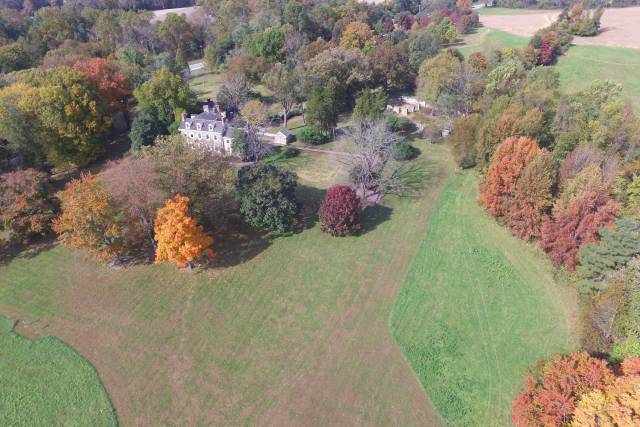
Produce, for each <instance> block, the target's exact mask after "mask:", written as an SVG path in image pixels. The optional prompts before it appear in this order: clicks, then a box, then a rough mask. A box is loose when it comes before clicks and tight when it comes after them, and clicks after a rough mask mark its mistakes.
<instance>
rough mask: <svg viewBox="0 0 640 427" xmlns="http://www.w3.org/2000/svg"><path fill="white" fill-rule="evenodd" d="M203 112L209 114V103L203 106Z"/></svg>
mask: <svg viewBox="0 0 640 427" xmlns="http://www.w3.org/2000/svg"><path fill="white" fill-rule="evenodd" d="M202 111H204V112H205V113H208V112H209V101H207V102H205V103H204V105H203V106H202Z"/></svg>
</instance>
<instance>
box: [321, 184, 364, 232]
mask: <svg viewBox="0 0 640 427" xmlns="http://www.w3.org/2000/svg"><path fill="white" fill-rule="evenodd" d="M360 209H361V205H360V199H359V198H358V196H357V195H356V192H355V191H353V189H352V188H351V187H349V186H348V185H335V186H333V187H331V188H329V189H328V190H327V193H326V194H325V196H324V200H323V201H322V204H321V205H320V210H319V211H318V215H319V217H320V223H321V228H322V231H324V232H325V233H328V234H331V235H332V236H346V235H348V234H353V233H354V232H355V231H357V230H358V229H359V228H360Z"/></svg>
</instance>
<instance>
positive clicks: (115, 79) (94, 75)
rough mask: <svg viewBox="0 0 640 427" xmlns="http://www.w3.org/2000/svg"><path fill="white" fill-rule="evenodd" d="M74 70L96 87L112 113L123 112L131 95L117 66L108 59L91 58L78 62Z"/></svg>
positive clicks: (125, 80) (127, 84)
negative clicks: (127, 98)
mask: <svg viewBox="0 0 640 427" xmlns="http://www.w3.org/2000/svg"><path fill="white" fill-rule="evenodd" d="M74 68H75V69H76V70H78V71H79V72H80V73H82V74H83V75H84V76H85V77H86V78H87V79H88V80H89V82H90V83H91V84H92V85H93V86H94V88H95V90H96V92H97V93H98V95H99V96H100V97H101V98H102V99H103V100H104V101H105V102H106V103H107V105H108V106H109V108H110V110H111V111H122V110H124V108H125V98H126V97H127V96H128V95H129V94H130V93H131V90H130V89H129V83H128V82H127V79H126V77H125V76H124V74H122V73H121V72H120V70H119V69H118V66H117V64H116V63H115V62H114V61H113V60H111V59H106V58H91V59H86V60H83V61H78V62H76V64H75V65H74Z"/></svg>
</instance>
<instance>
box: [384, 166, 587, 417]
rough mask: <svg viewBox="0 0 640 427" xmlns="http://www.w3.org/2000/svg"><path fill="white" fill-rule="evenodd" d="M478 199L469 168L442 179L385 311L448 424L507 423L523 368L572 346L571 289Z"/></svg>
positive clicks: (573, 302)
mask: <svg viewBox="0 0 640 427" xmlns="http://www.w3.org/2000/svg"><path fill="white" fill-rule="evenodd" d="M476 199H477V179H476V175H475V174H474V172H471V171H469V172H462V173H459V174H458V175H456V176H455V177H453V178H452V179H451V180H450V181H449V183H448V184H447V186H446V187H445V189H444V191H443V192H442V196H441V198H440V201H439V202H438V207H437V209H436V212H435V213H434V214H433V217H432V220H431V223H430V225H429V229H428V231H427V233H426V235H425V237H424V240H423V242H422V245H421V247H420V249H419V250H418V252H417V254H416V256H415V257H414V259H413V262H412V264H411V269H410V272H409V275H408V276H407V279H406V281H405V283H404V285H403V286H402V288H401V290H400V293H399V296H398V299H397V301H396V304H395V305H394V308H393V316H392V318H391V331H392V332H393V334H394V336H395V337H396V339H397V341H398V343H399V345H400V347H401V348H402V350H403V352H404V354H405V356H406V358H407V360H408V362H409V364H410V365H411V366H412V368H413V370H414V371H415V373H416V375H417V376H418V378H419V379H420V381H421V382H422V384H423V386H424V387H425V389H426V390H427V392H428V394H429V396H430V397H431V399H432V401H433V402H434V404H435V406H436V408H437V409H438V411H439V412H440V414H441V415H442V416H443V418H444V419H445V420H446V422H447V424H448V425H452V426H472V425H474V426H494V425H495V426H500V425H507V424H509V422H508V419H509V414H510V410H511V404H512V402H513V398H514V396H515V394H516V392H517V391H518V390H519V388H520V387H521V385H522V378H523V375H524V374H525V372H526V370H527V368H528V367H529V366H531V364H533V363H534V362H536V361H537V360H539V359H540V358H543V357H545V356H548V355H551V354H554V353H557V352H564V351H568V350H570V349H571V348H573V346H574V343H575V340H574V339H572V338H571V337H572V336H575V335H574V332H575V331H574V329H575V327H574V322H575V318H576V316H577V314H576V313H577V307H576V297H575V295H574V293H573V292H572V291H570V290H569V289H563V288H561V287H559V286H558V285H557V284H556V283H555V282H554V280H553V277H552V273H553V269H552V266H551V264H550V263H549V262H548V260H546V258H545V256H544V255H543V254H542V253H541V252H539V251H537V250H536V249H535V248H533V247H531V246H529V245H527V244H526V243H524V242H522V241H521V240H518V239H517V238H515V237H513V236H511V234H510V233H509V231H508V230H507V229H505V228H504V227H502V226H500V225H498V224H497V223H496V222H494V221H493V219H491V218H490V217H489V216H487V215H485V213H484V211H482V210H481V209H480V208H479V207H478V206H477V204H476Z"/></svg>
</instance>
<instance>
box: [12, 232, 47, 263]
mask: <svg viewBox="0 0 640 427" xmlns="http://www.w3.org/2000/svg"><path fill="white" fill-rule="evenodd" d="M55 243H56V238H55V236H43V237H38V238H34V239H32V241H31V242H29V243H25V244H23V243H18V242H13V241H11V240H8V239H0V265H7V264H9V263H10V262H11V261H12V260H13V259H15V258H34V257H36V256H37V255H39V254H41V253H42V252H45V251H48V250H49V249H51V248H53V247H54V246H55Z"/></svg>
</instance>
